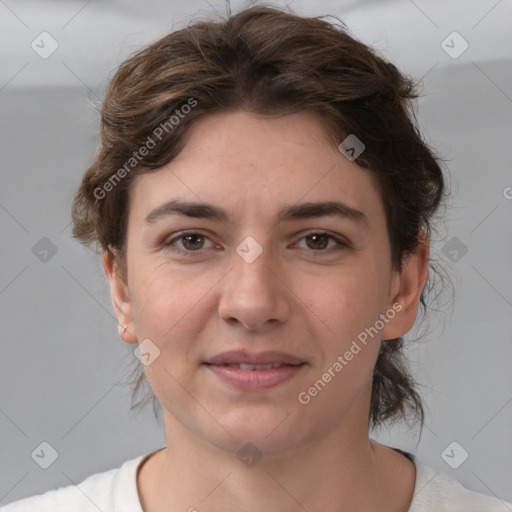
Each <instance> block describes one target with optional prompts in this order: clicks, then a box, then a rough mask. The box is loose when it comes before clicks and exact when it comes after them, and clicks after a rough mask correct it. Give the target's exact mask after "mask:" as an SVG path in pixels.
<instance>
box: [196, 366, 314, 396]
mask: <svg viewBox="0 0 512 512" xmlns="http://www.w3.org/2000/svg"><path fill="white" fill-rule="evenodd" d="M304 366H305V365H304V364H299V365H293V366H292V365H283V366H281V367H279V368H272V369H270V370H240V369H239V368H233V367H230V366H216V365H212V364H208V365H206V367H207V368H208V369H209V370H210V371H212V372H213V373H214V374H215V375H217V377H219V378H220V379H221V380H222V381H224V382H227V383H228V384H231V385H232V386H234V387H236V388H238V389H242V390H244V391H259V390H262V389H269V388H272V387H274V386H277V385H278V384H282V383H283V382H285V381H287V380H289V379H291V378H293V377H295V375H297V374H298V373H299V372H300V371H301V370H302V368H303V367H304Z"/></svg>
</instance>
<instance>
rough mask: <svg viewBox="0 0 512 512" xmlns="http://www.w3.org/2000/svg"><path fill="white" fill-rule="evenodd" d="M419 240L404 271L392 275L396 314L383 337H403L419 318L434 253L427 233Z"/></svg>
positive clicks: (391, 295)
mask: <svg viewBox="0 0 512 512" xmlns="http://www.w3.org/2000/svg"><path fill="white" fill-rule="evenodd" d="M419 242H420V243H419V245H418V247H417V248H416V250H415V251H414V252H413V253H412V254H410V255H408V256H407V257H406V258H405V260H404V262H403V265H402V270H401V271H400V272H395V273H394V275H393V277H392V281H391V286H390V297H389V298H390V302H389V307H393V309H394V310H395V311H396V315H395V316H394V318H393V319H392V320H390V321H389V322H388V323H387V324H386V325H385V327H384V329H383V330H382V339H383V340H391V339H395V338H399V337H400V336H403V335H404V334H406V333H407V332H409V331H410V330H411V329H412V327H413V325H414V322H415V321H416V315H417V313H418V306H419V303H420V298H421V293H422V291H423V288H424V286H425V283H426V282H427V276H428V263H429V256H430V240H429V239H428V238H427V237H426V235H425V234H424V233H423V232H422V233H420V236H419ZM398 304H399V305H400V306H401V307H400V306H398Z"/></svg>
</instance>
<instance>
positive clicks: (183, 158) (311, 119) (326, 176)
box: [130, 111, 384, 221]
mask: <svg viewBox="0 0 512 512" xmlns="http://www.w3.org/2000/svg"><path fill="white" fill-rule="evenodd" d="M176 198H179V199H181V200H186V201H194V202H200V201H203V202H207V203H210V204H214V205H217V206H220V207H222V208H223V209H224V210H226V211H227V212H228V213H230V212H231V213H232V214H233V220H234V218H235V217H236V218H237V219H240V216H251V215H252V216H255V215H257V216H258V218H259V219H260V220H262V219H265V218H266V216H268V220H269V221H270V220H271V216H275V214H276V213H277V212H278V211H279V210H282V207H283V206H284V205H285V204H286V205H290V204H299V203H302V202H317V201H342V202H343V203H344V204H346V205H347V206H349V207H352V208H353V209H357V210H362V211H364V213H365V215H366V216H368V217H376V218H377V217H379V216H383V215H384V209H383V205H382V200H381V197H380V193H379V190H378V185H377V180H376V177H375V176H374V174H373V173H372V172H371V171H369V170H367V169H363V168H361V167H359V166H358V165H357V164H355V163H354V162H351V161H349V160H348V159H347V158H346V157H345V156H344V155H343V154H342V153H341V152H340V151H339V150H338V149H337V147H335V146H333V144H332V142H329V140H328V138H327V137H326V133H325V127H324V124H323V123H322V120H321V118H320V117H318V116H316V115H315V114H314V113H310V112H300V113H297V114H291V115H285V116H281V117H278V118H263V117H260V116H256V115H254V114H251V113H247V112H243V111H233V112H223V113H217V114H211V115H207V116H204V117H203V118H200V119H199V120H196V121H195V122H194V124H193V125H192V126H191V127H190V129H189V131H188V133H187V136H186V142H185V145H184V148H183V150H182V151H181V152H180V154H179V155H178V156H177V157H176V158H175V159H174V160H173V161H171V162H170V163H168V164H167V165H165V166H163V167H162V168H160V169H158V170H156V171H152V172H150V173H146V174H141V175H139V176H137V178H136V179H135V180H134V183H132V190H131V200H130V204H131V208H130V215H134V216H136V217H137V218H141V217H145V216H147V215H148V214H149V213H150V212H151V211H152V210H153V209H154V208H156V207H157V206H159V205H161V204H163V203H164V202H167V201H169V200H171V199H176Z"/></svg>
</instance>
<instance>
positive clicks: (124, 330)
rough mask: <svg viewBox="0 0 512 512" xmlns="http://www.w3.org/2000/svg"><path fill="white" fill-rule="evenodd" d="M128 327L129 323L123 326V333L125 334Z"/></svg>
mask: <svg viewBox="0 0 512 512" xmlns="http://www.w3.org/2000/svg"><path fill="white" fill-rule="evenodd" d="M126 329H128V326H127V325H125V326H124V327H123V331H122V332H121V334H124V333H125V332H126Z"/></svg>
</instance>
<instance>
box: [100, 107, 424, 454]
mask: <svg viewBox="0 0 512 512" xmlns="http://www.w3.org/2000/svg"><path fill="white" fill-rule="evenodd" d="M340 142H341V141H340ZM182 203H188V204H186V205H183V204H182ZM192 203H193V204H192ZM205 204H207V205H209V207H204V205H205ZM201 205H202V207H201ZM390 254H391V251H390V245H389V240H388V236H387V228H386V217H385V212H384V207H383V202H382V199H381V197H380V193H379V189H378V187H377V183H376V181H375V177H374V175H373V174H372V173H371V172H370V171H368V170H364V169H362V168H360V167H359V166H357V165H356V164H355V163H354V162H351V161H349V160H348V159H347V158H346V157H345V156H344V155H343V154H342V153H341V152H340V151H339V150H338V149H337V148H336V147H333V146H332V145H331V144H329V142H328V141H327V139H326V137H325V134H324V131H323V125H322V122H321V120H320V119H319V118H317V117H316V116H315V115H314V114H312V113H307V112H302V113H299V114H294V115H287V116H284V117H281V118H279V119H263V118H259V117H256V116H254V115H253V114H248V113H244V112H239V111H237V112H229V113H221V114H214V115H210V116H206V117H204V118H202V119H200V120H199V121H196V122H195V124H194V125H193V126H192V127H191V130H190V132H189V134H188V137H187V142H186V145H185V147H184V149H183V151H182V152H181V153H180V155H179V156H178V157H177V158H176V159H175V160H173V161H172V162H170V163H169V164H167V165H166V166H164V167H162V168H161V169H158V170H156V171H154V172H151V173H147V174H143V175H141V176H138V177H137V179H136V180H135V181H134V183H132V188H131V195H130V210H129V218H128V233H127V252H126V255H127V258H126V261H127V281H126V283H124V282H123V281H121V280H120V278H119V277H117V275H116V274H115V273H114V272H112V265H111V262H110V261H109V260H108V258H107V257H105V260H104V262H105V268H106V270H107V273H108V275H109V278H110V281H111V285H112V295H113V301H114V306H115V310H116V314H117V317H118V319H119V320H120V324H122V325H128V329H127V331H126V333H125V334H123V339H124V340H125V341H127V342H129V343H137V340H138V341H139V343H140V342H143V340H150V341H144V343H145V345H143V346H141V349H142V350H141V352H143V353H147V352H149V355H147V356H146V359H147V362H148V363H149V364H147V365H145V366H144V370H145V372H146V377H147V379H148V382H149V384H150V385H151V387H152V389H153V391H154V393H155V394H156V396H157V398H158V400H159V401H160V402H161V404H162V406H163V408H164V411H165V416H164V417H165V423H166V429H168V431H172V432H182V433H187V434H192V435H194V436H196V438H198V439H202V440H205V441H207V442H209V443H212V444H214V445H216V446H219V447H222V448H226V449H238V448H240V446H242V445H244V444H245V443H246V442H249V441H250V442H252V443H253V444H255V445H256V446H258V447H259V448H260V449H261V450H262V451H264V452H267V453H277V452H280V451H283V450H288V449H290V450H291V449H292V448H294V447H296V446H297V445H300V444H301V443H303V444H304V443H309V442H314V441H315V440H318V439H322V438H325V437H326V436H329V435H336V434H339V433H340V432H341V430H342V428H347V427H346V426H347V425H351V426H352V427H351V428H352V430H353V432H354V433H355V432H356V431H357V432H363V433H364V435H367V431H368V430H367V418H368V411H369V405H370V402H369V397H370V391H371V387H370V385H371V377H372V372H373V368H374V365H375V362H376V359H377V356H378V353H379V348H380V344H381V339H391V338H393V337H398V336H400V335H402V334H403V333H404V332H406V331H407V330H409V329H410V327H411V326H412V323H413V322H414V317H415V314H416V308H417V302H418V300H419V294H420V293H421V288H422V286H421V283H422V282H424V279H425V257H424V258H423V260H421V261H423V263H421V261H420V260H414V259H411V263H410V264H408V265H405V266H404V270H402V273H401V274H398V273H396V272H394V271H393V268H392V265H391V259H390ZM424 256H425V255H424ZM418 261H420V263H418ZM398 303H400V305H398ZM393 305H395V307H394V308H393ZM365 333H366V336H365ZM350 354H351V355H350ZM258 363H259V364H265V365H267V366H264V367H260V366H251V364H253V365H254V364H258ZM271 363H275V364H273V366H277V367H276V368H270V369H269V368H268V364H271ZM240 364H242V366H240ZM246 365H249V366H246ZM279 365H280V366H279ZM315 383H316V384H315ZM343 425H345V426H344V427H343ZM347 435H348V434H347ZM354 435H355V434H354ZM358 435H359V434H358Z"/></svg>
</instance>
